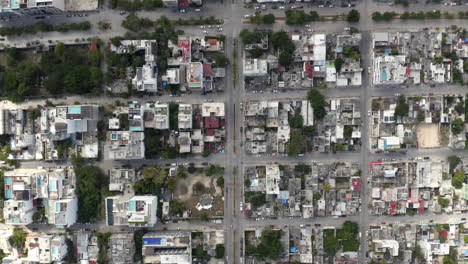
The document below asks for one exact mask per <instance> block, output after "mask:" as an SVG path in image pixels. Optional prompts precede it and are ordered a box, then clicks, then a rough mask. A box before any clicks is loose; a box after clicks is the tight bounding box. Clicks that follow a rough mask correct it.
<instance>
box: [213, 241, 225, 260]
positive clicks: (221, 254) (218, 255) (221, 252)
mask: <svg viewBox="0 0 468 264" xmlns="http://www.w3.org/2000/svg"><path fill="white" fill-rule="evenodd" d="M215 251H216V258H218V259H220V258H224V251H225V249H224V245H223V244H218V245H216V249H215Z"/></svg>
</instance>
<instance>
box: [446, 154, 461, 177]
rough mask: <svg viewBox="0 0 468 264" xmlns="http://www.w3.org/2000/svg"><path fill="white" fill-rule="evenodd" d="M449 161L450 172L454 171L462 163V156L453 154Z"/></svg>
mask: <svg viewBox="0 0 468 264" xmlns="http://www.w3.org/2000/svg"><path fill="white" fill-rule="evenodd" d="M447 160H448V162H449V172H450V173H452V172H453V170H455V168H456V167H457V166H458V164H460V162H461V159H460V157H458V156H455V155H452V156H449V157H448V158H447Z"/></svg>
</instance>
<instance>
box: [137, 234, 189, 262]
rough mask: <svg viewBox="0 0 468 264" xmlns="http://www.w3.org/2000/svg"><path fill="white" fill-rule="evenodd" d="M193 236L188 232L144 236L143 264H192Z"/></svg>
mask: <svg viewBox="0 0 468 264" xmlns="http://www.w3.org/2000/svg"><path fill="white" fill-rule="evenodd" d="M191 240H192V236H191V233H190V232H186V231H161V232H150V233H147V234H145V235H144V236H143V263H145V264H158V263H178V264H190V263H192V243H191Z"/></svg>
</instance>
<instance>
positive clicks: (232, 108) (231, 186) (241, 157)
mask: <svg viewBox="0 0 468 264" xmlns="http://www.w3.org/2000/svg"><path fill="white" fill-rule="evenodd" d="M393 8H394V7H392V8H391V9H392V10H398V12H400V11H401V12H402V11H403V10H406V9H402V8H401V7H396V9H393ZM356 9H357V10H358V11H359V12H360V13H361V20H360V21H359V23H356V24H349V23H347V22H344V21H336V22H313V23H310V24H311V26H312V28H313V29H314V31H315V32H324V33H331V32H341V31H342V30H343V28H344V27H347V26H349V25H351V26H353V27H356V28H358V29H359V30H360V32H361V33H362V43H361V54H362V66H363V69H364V73H363V85H362V86H360V87H346V88H329V89H326V90H323V91H322V92H323V94H324V95H326V96H327V97H355V98H360V99H361V101H362V103H361V109H360V110H361V113H362V115H363V117H365V118H363V128H362V139H363V140H362V143H363V146H362V148H361V151H360V152H352V153H337V154H324V153H308V154H306V155H304V157H285V156H277V157H272V156H246V154H245V152H244V150H243V148H242V143H241V142H242V135H241V133H240V129H239V128H240V127H241V126H242V124H243V120H242V114H241V109H240V103H242V102H245V101H246V100H292V99H303V98H305V96H306V93H307V89H304V90H291V91H288V92H285V93H271V92H264V93H255V94H254V93H249V92H247V91H245V89H244V86H243V77H242V69H241V68H242V67H241V65H242V58H243V54H242V49H241V48H240V46H241V45H240V43H239V42H238V41H237V40H236V39H237V38H238V36H239V33H240V31H241V30H242V29H246V28H249V29H252V28H255V27H257V28H269V29H273V30H286V31H291V30H294V29H296V28H302V26H288V25H284V24H275V25H271V26H265V25H245V24H242V22H241V20H242V18H243V16H244V14H251V13H253V10H251V9H245V8H244V7H243V3H242V1H241V0H233V1H224V2H223V3H219V2H217V3H210V4H208V5H206V7H204V9H203V12H202V13H187V14H181V13H178V12H174V11H171V10H168V9H159V10H154V11H141V12H138V15H139V16H141V17H148V18H151V19H154V20H155V19H158V18H159V17H161V16H163V15H164V16H167V17H170V18H171V19H174V20H175V19H178V18H188V17H198V16H199V15H200V14H201V15H204V16H210V15H213V16H216V17H218V18H222V19H224V22H225V23H224V25H223V34H224V35H226V43H225V47H226V50H225V53H226V55H227V56H228V57H229V58H230V61H231V64H230V65H229V66H228V67H227V69H226V73H227V74H226V76H227V77H226V78H225V89H224V93H222V94H212V95H208V96H201V95H198V94H190V95H187V96H184V97H170V96H161V97H154V98H151V97H150V98H146V97H144V98H139V97H132V98H129V99H128V100H137V101H140V102H149V101H161V102H171V101H178V100H180V101H183V102H186V103H200V102H203V101H204V100H206V99H213V100H216V101H224V102H225V104H226V122H227V124H228V126H227V127H228V128H227V129H228V130H227V137H226V138H227V140H226V153H224V154H216V155H211V156H210V157H208V158H198V157H197V158H190V159H173V160H155V159H151V160H141V161H127V162H117V161H102V162H100V163H99V166H100V167H101V168H103V169H104V170H107V169H110V168H112V167H114V166H121V165H123V164H129V165H131V166H133V167H141V166H142V165H153V164H154V165H165V164H166V163H190V162H195V163H197V164H200V163H201V162H209V163H215V164H220V165H223V166H224V167H225V175H224V176H225V186H224V187H225V188H224V190H225V208H224V209H225V212H224V214H225V215H224V222H223V223H222V224H215V223H212V222H199V221H190V222H179V223H176V224H175V223H167V224H164V225H162V224H158V225H156V226H155V227H154V228H152V230H163V229H164V228H167V229H169V230H171V229H172V230H175V229H177V228H180V229H183V230H193V229H199V230H212V229H224V230H225V231H226V233H225V241H226V243H225V244H226V256H227V259H228V260H227V261H226V262H228V263H239V262H240V259H241V258H242V257H243V252H242V251H241V247H242V234H243V230H244V229H245V228H250V227H258V228H264V227H267V226H270V225H275V226H284V225H294V226H298V225H301V224H322V225H324V224H325V223H326V225H330V226H340V225H342V223H343V222H344V221H346V220H351V221H357V222H359V224H360V231H361V233H362V234H363V236H362V238H361V252H360V255H359V263H365V261H366V259H365V253H366V252H367V250H368V245H367V238H366V237H365V236H364V234H366V231H368V230H369V227H371V226H372V225H379V224H380V223H381V222H387V223H392V222H400V223H415V222H416V223H419V222H420V221H422V222H423V223H429V221H431V220H434V221H435V222H441V223H443V222H449V221H453V219H455V218H456V217H455V216H449V215H435V214H431V213H426V214H423V215H418V216H417V218H415V217H411V216H401V217H390V216H387V217H385V216H378V217H377V216H372V215H370V214H369V211H368V208H367V204H368V202H369V197H368V191H369V186H368V185H367V184H362V190H361V199H362V201H363V202H362V204H363V205H364V206H363V207H362V208H361V213H360V214H359V215H356V216H348V217H345V218H332V217H319V218H312V219H303V218H293V219H291V218H280V219H262V220H261V221H255V220H254V219H249V218H245V217H244V216H243V215H242V214H241V213H240V202H241V201H243V190H242V188H243V171H244V168H245V166H253V165H265V164H266V163H267V162H278V163H279V164H297V163H301V162H303V163H311V162H312V161H318V162H330V161H333V160H340V161H350V162H359V163H360V164H361V166H362V182H363V183H367V179H368V178H369V177H370V175H369V171H368V169H367V168H368V164H369V162H370V161H372V160H375V159H382V158H389V157H390V158H395V159H399V158H409V157H420V156H426V155H428V156H431V157H438V158H440V159H445V158H446V157H447V156H448V155H452V154H457V155H461V156H464V157H468V153H467V152H466V151H464V150H462V151H452V150H450V149H447V148H441V149H437V150H436V151H435V150H410V151H408V152H407V153H406V155H404V156H400V155H399V154H388V155H385V154H378V155H376V154H372V153H370V152H369V149H370V148H369V145H370V144H369V127H370V125H371V122H370V121H371V120H369V117H368V116H367V111H368V110H369V109H370V103H371V98H372V97H379V96H382V97H383V96H393V95H394V94H397V93H398V94H405V95H420V94H429V93H434V94H436V95H438V94H447V93H448V94H465V93H466V92H467V90H466V88H464V87H461V86H457V85H441V86H437V88H431V87H429V86H424V85H422V86H417V87H408V88H405V87H402V86H385V87H374V86H373V85H372V82H371V78H370V77H371V76H370V75H369V73H368V72H367V68H368V67H370V66H371V65H372V49H371V40H372V34H373V33H374V32H376V31H384V30H401V29H405V30H420V29H421V28H423V27H439V26H440V27H442V26H449V25H451V24H459V25H461V24H466V20H444V19H441V20H423V21H420V20H408V21H399V20H395V21H390V22H385V23H374V22H373V21H372V19H371V18H370V16H371V13H372V12H374V11H385V10H390V8H389V7H388V5H382V4H377V3H374V2H372V1H370V0H364V1H362V2H361V3H360V4H358V6H357V7H356ZM431 9H442V10H443V11H450V10H448V9H450V8H448V7H442V8H439V6H437V7H433V5H427V6H425V5H422V6H419V5H418V6H417V7H413V6H410V8H409V9H408V10H409V11H419V10H424V11H429V10H431ZM446 9H447V10H446ZM460 9H461V10H468V8H467V7H465V6H463V7H457V9H456V10H457V11H459V10H460ZM310 10H316V8H308V7H306V11H310ZM317 10H318V11H319V12H320V13H321V14H334V13H333V12H336V13H337V14H338V13H345V12H347V11H348V10H349V9H317ZM453 10H454V12H455V8H453ZM267 12H270V10H269V11H267ZM271 12H275V13H276V14H280V13H279V12H280V11H279V10H276V11H271ZM123 19H124V17H123V16H121V15H120V14H119V11H118V10H109V9H106V8H104V9H102V10H100V12H99V13H95V14H90V15H89V16H88V17H85V18H67V17H65V16H54V17H52V18H51V19H50V21H51V22H52V23H55V24H59V23H63V22H79V21H83V20H89V21H90V22H91V23H92V24H93V25H95V26H94V27H93V29H92V30H90V31H87V32H69V33H57V32H51V33H39V34H36V35H22V36H11V37H8V39H7V41H5V43H4V44H5V45H12V46H15V45H21V44H24V42H29V41H33V40H39V41H41V42H42V43H47V42H48V41H49V40H51V41H53V42H57V41H67V40H68V41H73V40H74V39H76V38H84V39H87V38H89V37H96V36H99V37H100V38H101V39H103V40H108V39H110V38H112V37H115V36H122V35H124V34H125V32H126V30H125V29H124V28H122V27H121V22H122V21H123ZM99 21H108V22H110V23H111V24H112V30H110V31H100V30H99V29H98V28H97V26H96V25H97V23H98V22H99ZM33 22H36V21H29V22H28V21H25V22H24V24H25V25H26V24H28V23H33ZM22 23H23V22H21V23H17V22H15V24H16V25H18V24H22ZM7 25H8V24H7ZM180 28H181V29H183V30H185V31H186V32H188V33H201V32H200V28H199V26H187V27H180ZM236 42H237V43H238V44H237V46H235V45H234V43H236ZM234 50H235V51H236V53H237V57H236V58H235V57H234ZM235 66H237V69H236V70H234V67H235ZM235 73H236V74H235ZM117 99H119V100H121V101H122V99H121V98H117V97H116V98H112V97H111V98H109V97H107V96H100V97H83V96H68V97H66V98H57V99H49V100H51V101H53V102H54V103H59V102H65V103H70V104H73V102H75V101H81V102H87V103H96V104H108V103H109V102H112V101H114V100H117ZM43 103H45V100H41V99H38V100H31V101H28V102H24V103H21V104H20V106H21V107H36V106H37V104H43ZM13 106H14V105H13V104H11V103H8V102H7V103H0V108H12V107H13ZM56 165H64V163H60V162H56V163H46V164H44V163H43V162H37V161H25V162H21V164H20V166H21V167H25V168H34V167H38V166H56ZM415 219H417V220H416V221H415ZM0 226H2V225H0ZM3 226H4V225H3ZM31 228H36V229H37V230H39V231H47V232H63V230H57V229H54V228H51V227H49V226H47V225H37V224H36V225H32V226H31ZM86 228H92V229H96V230H99V231H104V232H105V231H112V232H120V231H132V229H130V228H128V227H107V226H105V224H103V223H102V222H100V223H97V224H91V225H79V224H78V225H75V226H74V227H73V229H75V230H81V229H86Z"/></svg>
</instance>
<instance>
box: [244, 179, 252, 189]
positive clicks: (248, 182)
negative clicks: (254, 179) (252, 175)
mask: <svg viewBox="0 0 468 264" xmlns="http://www.w3.org/2000/svg"><path fill="white" fill-rule="evenodd" d="M251 184H252V183H251V182H250V179H245V180H244V186H245V187H247V188H249V187H250V185H251Z"/></svg>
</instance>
